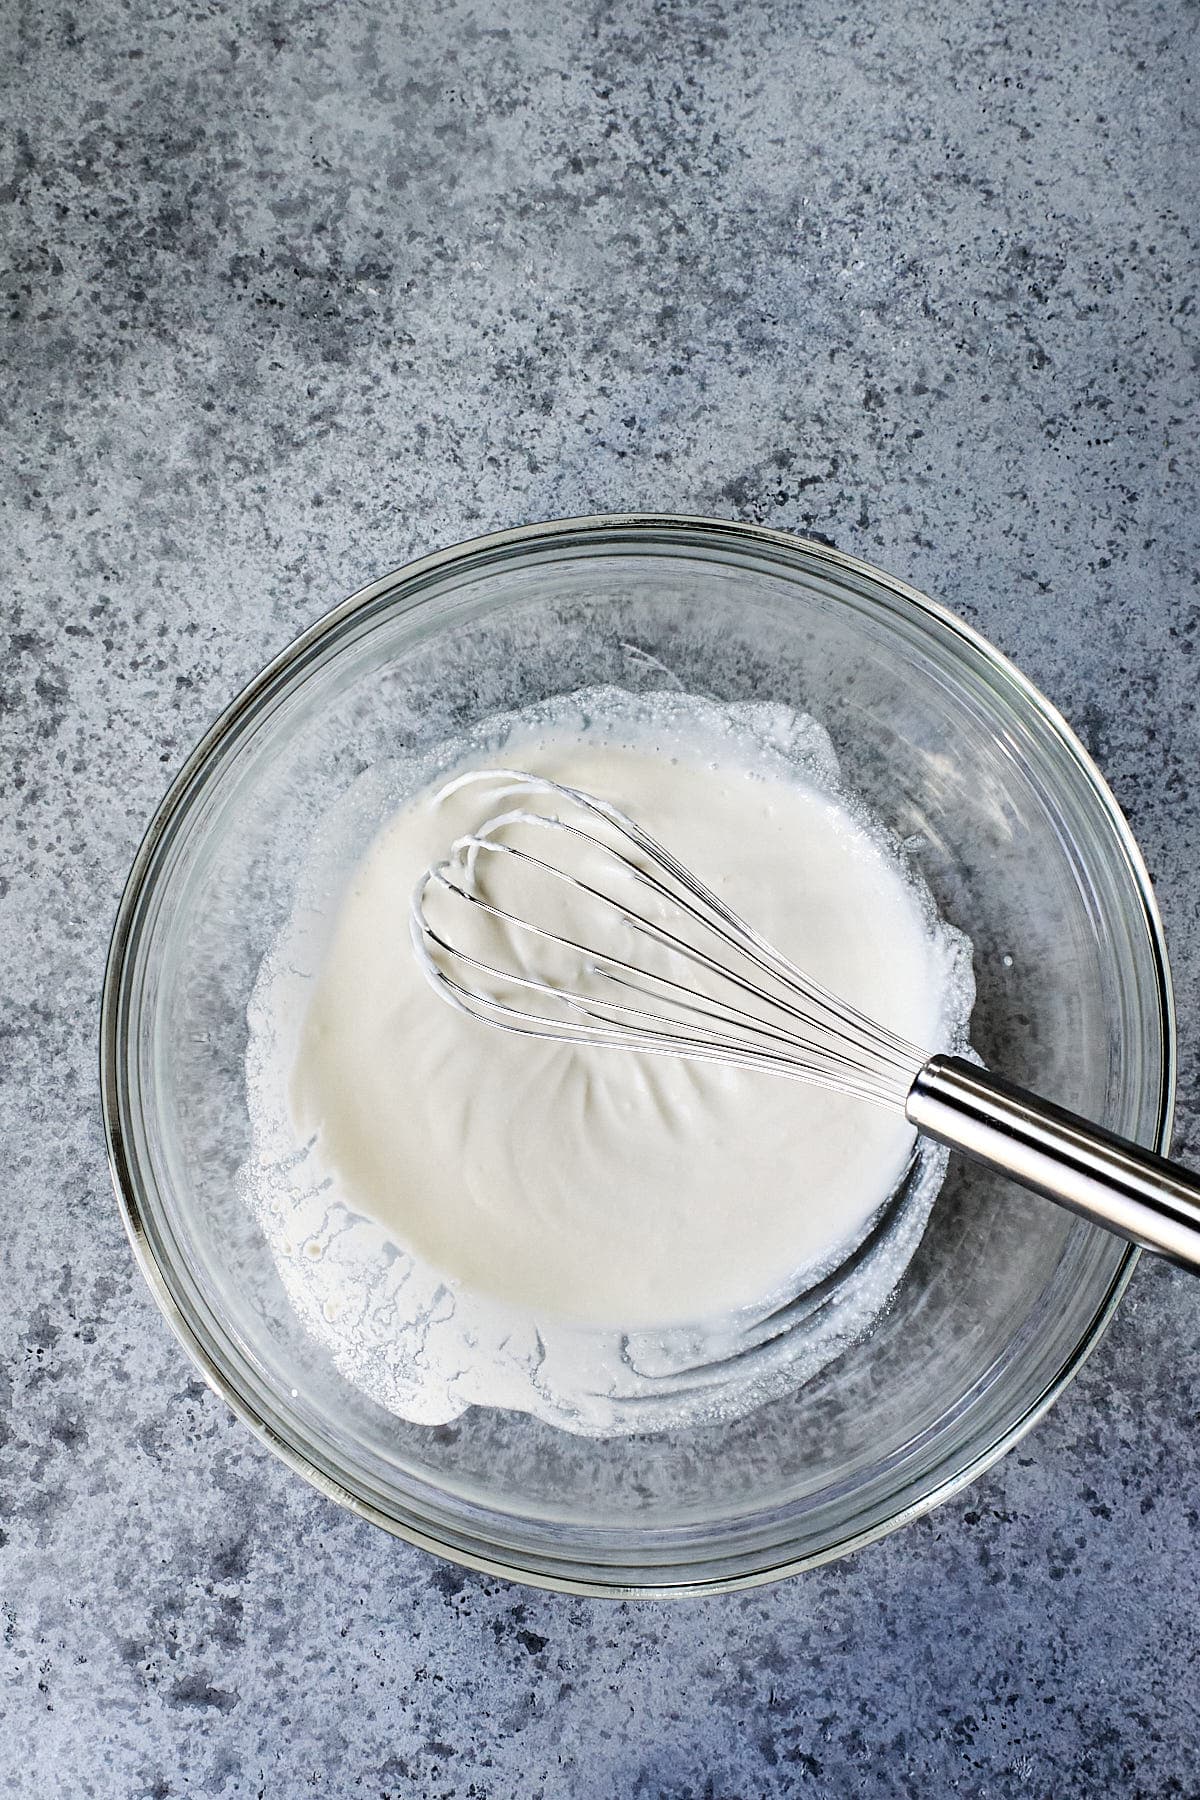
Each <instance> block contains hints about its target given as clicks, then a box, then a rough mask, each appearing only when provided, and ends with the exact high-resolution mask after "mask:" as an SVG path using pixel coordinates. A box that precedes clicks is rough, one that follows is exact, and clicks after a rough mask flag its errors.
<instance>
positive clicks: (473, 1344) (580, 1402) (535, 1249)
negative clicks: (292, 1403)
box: [248, 689, 972, 1433]
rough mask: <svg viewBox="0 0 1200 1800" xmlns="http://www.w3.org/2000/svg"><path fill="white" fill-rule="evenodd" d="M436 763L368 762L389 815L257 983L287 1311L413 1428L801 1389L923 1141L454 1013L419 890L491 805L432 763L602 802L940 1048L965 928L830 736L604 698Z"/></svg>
mask: <svg viewBox="0 0 1200 1800" xmlns="http://www.w3.org/2000/svg"><path fill="white" fill-rule="evenodd" d="M434 760H435V761H436V763H437V767H436V768H434V767H433V766H431V765H430V762H429V759H426V765H425V766H424V767H421V766H409V765H406V764H398V765H397V766H396V767H395V768H394V769H393V770H390V771H387V772H386V773H385V772H381V771H371V772H369V776H368V777H366V778H364V779H365V780H367V781H368V783H369V785H370V786H371V788H372V792H373V794H374V795H375V797H376V804H377V802H378V797H379V795H380V794H381V792H382V791H383V790H384V789H385V788H390V790H391V797H392V800H393V806H392V808H391V812H392V816H391V817H390V819H388V821H387V822H386V823H385V824H384V826H383V828H382V830H380V831H379V832H378V835H377V836H376V837H375V840H374V842H373V843H372V844H371V846H370V848H369V849H368V851H367V854H366V856H365V857H364V858H363V860H362V861H361V862H360V863H359V864H358V866H357V867H356V868H354V869H353V870H352V872H350V873H349V877H348V879H346V878H345V871H343V879H342V881H341V884H340V887H341V891H340V892H339V891H337V888H338V883H337V881H336V879H331V877H332V876H333V873H334V872H333V870H332V869H331V868H330V867H328V866H325V867H322V866H321V865H322V860H323V859H322V855H321V851H320V846H319V845H318V846H316V847H315V849H314V856H313V858H312V859H311V874H312V879H311V881H310V888H311V890H312V891H311V892H309V893H308V894H305V895H302V896H300V905H299V906H298V908H297V913H296V915H295V916H294V918H293V920H292V922H291V924H290V925H289V927H288V928H287V929H286V930H285V932H284V934H283V937H282V939H281V942H280V944H279V945H278V946H277V948H276V951H275V953H274V954H273V955H272V956H271V957H269V958H268V960H267V963H266V964H265V965H264V968H263V971H262V974H261V975H260V978H259V982H258V985H257V988H256V990H255V996H254V1000H253V1002H252V1006H251V1019H250V1022H251V1046H250V1053H249V1065H248V1079H249V1087H250V1093H251V1099H252V1114H253V1116H254V1117H255V1119H256V1121H257V1125H258V1139H259V1145H258V1148H259V1156H258V1158H257V1161H256V1164H255V1168H254V1171H253V1177H252V1179H251V1180H250V1181H249V1183H248V1189H249V1193H250V1198H251V1200H252V1203H253V1204H254V1205H255V1206H256V1209H257V1211H258V1213H259V1216H260V1219H261V1221H262V1223H263V1225H264V1227H265V1229H266V1232H267V1235H268V1238H269V1240H270V1242H271V1244H272V1247H273V1249H274V1251H275V1254H276V1259H277V1262H278V1264H279V1267H280V1271H281V1274H282V1275H283V1278H284V1281H285V1284H286V1285H287V1287H288V1291H289V1294H290V1295H291V1298H292V1300H293V1303H294V1304H296V1305H297V1306H298V1309H299V1310H300V1312H301V1315H302V1317H304V1318H305V1319H306V1321H307V1322H308V1323H309V1324H310V1326H311V1327H312V1328H314V1329H316V1330H317V1331H319V1332H320V1334H321V1335H322V1336H323V1337H324V1338H325V1339H326V1341H327V1342H328V1343H329V1345H330V1348H331V1349H332V1351H333V1354H334V1357H335V1359H336V1360H337V1362H338V1364H339V1366H340V1367H341V1368H342V1370H343V1372H344V1373H346V1374H348V1375H350V1377H351V1379H353V1380H355V1381H356V1382H357V1383H358V1384H359V1385H360V1386H363V1387H365V1388H366V1390H367V1391H368V1392H369V1393H371V1394H372V1395H373V1396H374V1397H375V1398H377V1399H378V1400H380V1401H381V1402H382V1403H383V1404H385V1405H387V1406H389V1407H390V1408H391V1409H392V1410H394V1411H396V1412H399V1413H400V1414H401V1415H402V1416H405V1417H408V1418H410V1419H414V1420H416V1421H417V1422H421V1423H429V1424H436V1423H440V1422H444V1421H446V1420H448V1419H451V1418H453V1417H455V1416H456V1415H457V1414H458V1413H459V1412H461V1411H462V1410H463V1408H464V1407H465V1406H467V1405H470V1404H484V1405H496V1406H506V1407H519V1408H523V1409H524V1410H527V1411H531V1412H534V1413H535V1414H538V1415H539V1416H541V1417H543V1418H545V1419H547V1420H549V1421H551V1422H553V1423H556V1424H559V1425H563V1426H566V1427H567V1428H569V1429H573V1430H576V1431H585V1432H590V1433H611V1432H618V1431H630V1430H645V1429H647V1428H664V1427H670V1426H672V1425H676V1424H682V1423H687V1422H691V1421H695V1420H705V1419H710V1420H715V1419H716V1418H719V1417H727V1416H730V1415H731V1414H732V1413H736V1412H741V1411H744V1410H746V1408H747V1407H749V1406H752V1405H755V1404H758V1403H759V1402H760V1401H761V1400H763V1399H764V1398H767V1397H769V1396H770V1395H774V1394H777V1393H779V1392H781V1391H783V1390H784V1389H785V1388H786V1387H788V1386H794V1385H795V1384H796V1383H797V1382H798V1381H800V1380H803V1379H804V1378H805V1377H806V1376H807V1375H810V1374H811V1373H813V1372H814V1371H815V1369H816V1368H818V1367H820V1366H821V1365H822V1364H823V1363H825V1362H827V1361H828V1360H829V1359H830V1357H832V1356H834V1355H836V1354H837V1353H838V1351H839V1350H840V1349H841V1348H842V1347H844V1345H845V1344H846V1343H847V1342H849V1341H850V1340H851V1339H852V1338H853V1337H855V1336H857V1335H859V1334H860V1333H861V1332H862V1331H863V1330H864V1329H865V1328H866V1327H867V1326H868V1325H869V1323H870V1321H871V1319H872V1318H873V1317H874V1316H875V1314H876V1313H877V1312H878V1310H879V1308H880V1307H881V1306H882V1305H883V1304H884V1303H885V1302H886V1299H887V1298H888V1296H889V1294H890V1293H891V1291H892V1289H893V1288H894V1286H895V1284H896V1282H897V1280H898V1279H899V1277H900V1275H901V1273H902V1272H903V1268H904V1266H905V1264H906V1262H907V1260H908V1257H909V1256H910V1255H911V1253H912V1250H913V1248H915V1245H916V1242H917V1240H918V1238H919V1235H920V1231H921V1229H922V1227H923V1225H924V1221H925V1218H926V1216H927V1214H928V1210H929V1206H930V1205H931V1204H932V1199H933V1196H934V1194H935V1192H936V1188H937V1185H938V1183H939V1182H940V1179H941V1174H942V1171H943V1169H944V1163H945V1158H944V1153H942V1152H941V1151H939V1150H938V1149H937V1148H936V1147H934V1146H931V1145H925V1144H922V1145H920V1147H919V1148H918V1147H917V1146H916V1144H915V1135H914V1133H913V1131H912V1129H911V1127H910V1126H909V1125H908V1124H907V1122H906V1120H905V1119H904V1117H903V1115H902V1114H901V1113H900V1112H899V1111H898V1110H892V1109H887V1108H884V1107H881V1106H875V1105H872V1104H870V1103H869V1102H866V1101H863V1100H858V1099H853V1098H849V1097H846V1096H843V1095H839V1094H836V1093H831V1092H829V1091H827V1090H825V1089H821V1088H816V1087H810V1086H808V1085H807V1084H802V1083H799V1082H796V1081H792V1080H788V1079H784V1078H782V1077H777V1076H774V1075H769V1074H763V1073H760V1072H756V1071H752V1070H746V1069H736V1068H731V1067H727V1066H723V1065H721V1064H718V1063H713V1062H697V1061H685V1060H681V1059H678V1058H675V1057H669V1056H647V1055H638V1054H635V1053H633V1052H629V1051H624V1050H597V1049H594V1048H593V1049H588V1048H580V1047H577V1046H572V1045H569V1044H564V1043H561V1042H550V1041H543V1040H540V1039H535V1038H531V1037H527V1036H513V1035H509V1034H507V1033H504V1032H501V1031H497V1030H495V1029H492V1028H490V1027H488V1026H487V1025H485V1024H482V1023H481V1022H479V1021H478V1020H477V1019H473V1018H470V1017H468V1016H466V1015H465V1014H463V1013H461V1012H459V1011H456V1010H455V1009H454V1008H452V1007H451V1006H449V1005H447V1004H446V1002H445V1001H444V1000H443V999H442V998H440V997H439V995H438V994H437V993H435V992H434V991H433V989H432V988H431V987H430V985H429V984H428V982H427V980H426V978H425V975H424V973H423V971H422V969H421V968H420V966H419V964H418V962H417V959H416V957H415V956H414V954H413V950H412V946H411V943H410V939H409V931H408V918H407V913H408V903H409V897H410V895H411V893H412V891H413V888H414V886H415V884H416V882H417V880H418V878H419V877H420V875H421V874H422V872H423V871H424V870H425V869H426V868H427V867H428V866H429V865H430V864H432V863H436V862H438V861H439V860H440V859H441V858H443V857H444V856H445V855H446V853H447V851H448V849H449V847H450V845H451V843H452V841H453V840H454V839H455V838H457V837H459V836H461V835H462V834H464V833H466V832H470V831H472V830H474V829H475V828H476V827H478V826H479V824H480V823H481V822H482V821H483V820H484V818H486V817H487V816H488V814H489V812H491V811H494V810H495V809H496V802H495V799H494V797H493V798H491V799H489V793H488V788H487V784H486V783H483V782H466V783H461V782H457V781H454V780H453V777H455V776H458V775H461V774H462V773H463V772H464V771H466V770H469V769H472V768H486V767H488V766H495V765H496V764H497V763H498V762H502V763H503V766H505V767H507V768H510V769H511V768H520V769H523V770H528V771H529V772H530V773H532V774H534V775H538V776H546V777H549V778H550V779H552V780H554V781H558V782H561V783H564V784H567V785H569V786H573V787H577V788H582V789H585V790H588V791H590V792H592V793H595V794H597V795H601V796H603V797H604V798H605V799H607V800H610V801H612V802H613V803H615V804H616V805H617V806H619V807H620V808H621V809H622V810H623V811H624V812H626V813H627V814H629V815H630V816H631V817H632V818H634V819H635V820H636V821H637V822H638V823H639V824H641V825H642V826H644V827H645V828H646V830H648V831H649V832H650V833H651V834H652V835H653V836H654V837H655V838H657V839H658V840H659V842H660V843H662V844H664V845H665V846H667V847H668V848H669V849H670V850H671V851H672V852H673V853H674V854H675V855H676V856H678V858H679V859H680V861H682V862H683V863H685V864H686V865H687V866H688V867H690V868H691V869H693V870H694V871H695V872H696V873H697V874H698V875H699V876H700V878H701V879H702V880H704V881H705V882H706V883H707V884H708V885H709V886H710V887H712V888H713V889H715V891H716V892H717V893H718V894H719V895H720V897H721V898H722V899H723V900H725V901H726V902H727V903H728V904H729V905H731V906H732V907H733V908H734V909H735V910H736V911H738V912H739V913H741V914H742V916H743V917H744V918H746V919H747V920H748V921H749V922H750V923H751V924H752V925H753V926H754V927H755V928H756V929H757V930H758V931H759V932H760V933H761V934H762V935H764V936H765V937H767V938H768V939H770V940H771V942H772V943H774V944H775V945H776V946H777V947H778V948H779V949H780V950H781V951H783V952H784V954H785V955H787V956H790V957H791V958H792V959H793V960H794V961H795V962H796V963H798V964H799V965H800V966H802V967H803V968H804V969H805V970H806V972H807V973H808V974H810V975H811V976H813V977H814V978H815V979H816V980H817V981H819V982H821V983H823V984H824V985H825V986H826V987H828V988H830V989H832V990H833V991H834V992H835V993H838V994H840V995H841V996H843V997H844V998H845V999H847V1000H848V1001H850V1002H852V1003H853V1004H855V1005H857V1006H858V1007H860V1008H862V1009H863V1010H864V1011H865V1012H868V1013H870V1014H871V1015H873V1016H874V1017H875V1018H877V1019H878V1020H880V1021H881V1022H882V1023H883V1024H885V1025H887V1026H889V1027H891V1028H892V1029H893V1030H894V1031H896V1032H898V1033H899V1034H900V1035H902V1036H903V1037H905V1038H907V1039H909V1040H910V1041H911V1042H913V1043H915V1044H918V1045H921V1046H922V1047H924V1048H926V1049H929V1050H931V1051H932V1050H938V1049H947V1048H960V1049H961V1048H962V1046H963V1043H964V1039H965V1024H966V1019H967V1016H968V1014H969V1009H970V1001H971V998H972V990H971V981H970V972H969V946H968V945H967V944H966V941H965V940H964V939H963V938H962V937H961V935H960V934H959V933H957V932H955V931H953V930H952V929H951V928H950V927H948V926H947V925H946V924H945V923H944V922H943V921H941V920H940V919H939V918H938V916H937V914H936V912H935V910H934V908H933V905H932V902H931V900H930V898H929V895H928V893H927V892H926V891H925V890H924V888H923V887H922V886H921V884H920V883H919V882H918V881H917V880H916V879H915V878H914V876H913V875H912V873H911V872H910V871H909V869H908V868H907V866H906V864H905V861H904V858H903V855H902V853H901V851H900V850H899V847H898V846H896V845H894V844H893V843H891V842H890V841H889V840H888V838H887V835H886V834H885V833H884V832H883V830H882V829H881V828H880V827H878V826H877V825H875V824H873V822H872V821H870V820H869V819H868V818H866V817H865V816H864V815H863V812H862V810H861V808H860V807H859V806H858V805H857V804H856V802H855V801H854V800H853V799H852V797H850V796H848V795H846V794H845V793H843V792H842V791H841V787H840V783H839V780H838V776H837V768H836V763H835V761H834V759H833V756H832V753H831V750H830V747H829V743H828V739H827V737H826V736H825V734H824V732H823V731H822V730H821V728H820V727H819V726H817V725H815V724H814V723H813V722H812V721H811V720H807V719H803V718H801V717H798V716H797V715H794V714H792V713H790V712H787V711H785V710H784V709H781V708H778V707H774V706H742V707H720V706H718V705H716V704H715V703H713V702H708V701H702V700H698V699H693V698H690V697H687V696H679V695H657V696H649V697H647V696H643V697H641V698H640V699H636V698H634V697H632V696H630V695H627V694H625V693H623V692H621V691H619V690H615V689H614V690H596V691H591V692H588V693H586V694H583V695H578V696H574V697H572V698H571V699H570V700H568V701H565V702H559V703H557V705H555V706H551V707H548V708H543V709H541V710H540V712H537V713H532V714H528V715H524V716H516V717H512V718H508V719H504V720H499V721H496V722H495V723H494V725H493V726H492V727H491V728H489V729H488V730H487V731H486V732H484V733H483V734H482V737H477V738H476V740H475V741H474V742H463V743H461V744H457V745H452V746H447V747H446V749H445V751H444V752H443V753H442V754H441V756H440V757H439V758H437V759H434ZM448 783H449V786H448V789H447V784H448ZM443 789H447V791H445V792H443V791H442V790H443ZM361 810H362V809H361V807H360V808H359V811H360V814H361ZM368 810H369V809H368ZM542 835H543V836H544V835H545V834H544V833H543V834H542ZM344 836H345V834H344V832H341V833H339V832H338V831H337V830H334V831H333V832H332V834H331V838H330V847H331V849H332V848H333V846H334V843H335V842H336V841H340V840H344ZM324 861H325V863H326V864H328V863H329V861H330V858H329V857H328V856H326V858H325V859H324Z"/></svg>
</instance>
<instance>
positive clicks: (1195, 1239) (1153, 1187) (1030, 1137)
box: [904, 1056, 1200, 1273]
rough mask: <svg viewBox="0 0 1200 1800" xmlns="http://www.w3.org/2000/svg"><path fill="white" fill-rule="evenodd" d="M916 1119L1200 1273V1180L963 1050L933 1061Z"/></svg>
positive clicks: (912, 1100) (923, 1078)
mask: <svg viewBox="0 0 1200 1800" xmlns="http://www.w3.org/2000/svg"><path fill="white" fill-rule="evenodd" d="M904 1110H905V1112H906V1113H907V1115H908V1119H909V1122H910V1124H913V1125H915V1126H916V1128H917V1130H918V1131H923V1132H925V1133H926V1134H927V1135H928V1136H929V1137H933V1138H937V1139H938V1140H939V1142H940V1143H943V1144H948V1145H949V1146H950V1148H951V1149H952V1150H959V1151H961V1152H962V1154H963V1155H964V1156H969V1157H971V1159H972V1160H973V1161H975V1162H979V1163H984V1164H986V1165H987V1166H988V1167H989V1168H992V1169H998V1170H999V1171H1000V1172H1001V1174H1004V1175H1010V1176H1011V1177H1012V1179H1013V1180H1014V1181H1019V1182H1020V1183H1021V1184H1022V1186H1024V1187H1027V1188H1032V1189H1033V1190H1034V1192H1035V1193H1038V1194H1045V1195H1046V1197H1047V1198H1048V1199H1050V1200H1057V1201H1058V1202H1059V1204H1060V1205H1062V1206H1067V1207H1070V1208H1071V1210H1072V1211H1073V1212H1077V1213H1082V1215H1083V1217H1084V1218H1085V1219H1091V1220H1092V1221H1093V1222H1094V1223H1095V1224H1097V1225H1105V1226H1107V1227H1108V1229H1109V1230H1110V1231H1115V1232H1117V1233H1118V1234H1119V1235H1120V1236H1121V1237H1124V1238H1129V1239H1131V1240H1132V1242H1133V1243H1135V1244H1141V1245H1142V1246H1143V1248H1145V1249H1147V1250H1156V1251H1157V1252H1158V1253H1159V1255H1160V1256H1168V1257H1170V1258H1171V1259H1172V1261H1174V1262H1177V1263H1182V1264H1183V1266H1184V1267H1185V1268H1188V1269H1191V1270H1192V1271H1193V1272H1194V1273H1200V1180H1198V1179H1197V1177H1196V1176H1194V1175H1192V1174H1189V1172H1188V1171H1187V1170H1186V1169H1183V1168H1180V1166H1179V1164H1178V1163H1173V1162H1168V1161H1167V1159H1166V1158H1165V1157H1162V1156H1155V1155H1154V1154H1153V1153H1152V1152H1151V1151H1148V1150H1140V1149H1139V1148H1138V1147H1137V1145H1136V1144H1130V1143H1127V1142H1126V1141H1125V1139H1124V1138H1119V1137H1114V1136H1113V1134H1112V1133H1111V1132H1108V1131H1102V1130H1101V1129H1100V1128H1099V1126H1096V1125H1091V1124H1089V1123H1088V1122H1087V1120H1086V1119H1080V1118H1077V1117H1076V1115H1075V1114H1074V1113H1069V1112H1065V1111H1064V1110H1063V1109H1062V1108H1061V1107H1058V1106H1051V1105H1049V1104H1048V1103H1047V1102H1046V1101H1045V1100H1039V1099H1037V1098H1036V1097H1035V1096H1034V1095H1033V1094H1027V1093H1025V1092H1024V1091H1023V1090H1022V1089H1021V1088H1018V1087H1014V1086H1013V1085H1012V1084H1011V1083H1010V1082H1007V1081H1002V1080H1000V1079H999V1078H998V1077H997V1076H995V1075H989V1074H988V1073H987V1071H986V1070H984V1069H980V1068H977V1067H976V1065H975V1064H974V1063H969V1062H965V1061H964V1060H963V1059H962V1058H961V1057H957V1056H934V1057H931V1058H930V1060H929V1061H928V1062H927V1063H926V1064H925V1067H924V1068H923V1069H922V1070H921V1072H920V1074H919V1075H918V1076H917V1078H916V1080H915V1081H914V1082H913V1085H912V1090H911V1092H910V1093H909V1096H908V1100H907V1102H906V1103H905V1108H904Z"/></svg>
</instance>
